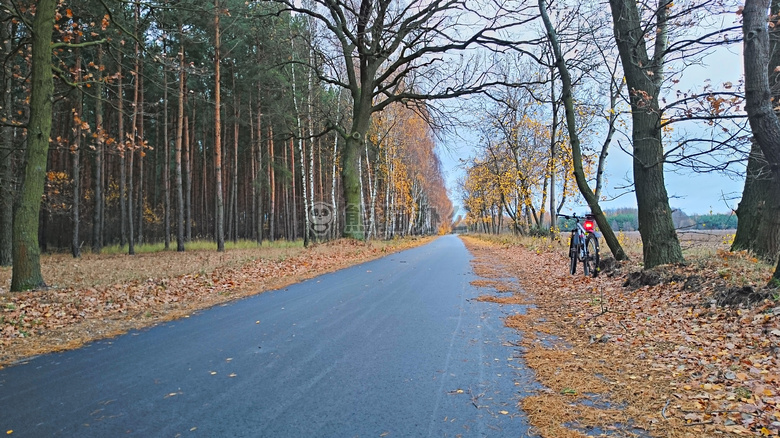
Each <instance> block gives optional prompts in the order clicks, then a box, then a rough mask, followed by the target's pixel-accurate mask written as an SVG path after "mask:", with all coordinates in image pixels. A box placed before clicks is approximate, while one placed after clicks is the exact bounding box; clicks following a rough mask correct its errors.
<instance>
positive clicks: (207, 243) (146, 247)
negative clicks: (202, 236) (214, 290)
mask: <svg viewBox="0 0 780 438" xmlns="http://www.w3.org/2000/svg"><path fill="white" fill-rule="evenodd" d="M302 247H303V240H301V239H298V240H293V241H289V240H276V241H273V242H271V241H269V240H264V241H263V243H262V244H260V245H258V243H257V241H255V240H239V241H237V242H233V241H232V240H231V241H225V251H230V250H233V249H255V248H275V249H287V248H302ZM184 248H185V249H186V250H187V251H208V250H216V249H217V244H216V242H213V241H211V240H193V241H191V242H187V243H185V244H184ZM134 249H135V252H136V254H149V253H156V252H162V251H176V242H175V241H173V242H171V245H170V248H168V249H167V250H166V249H165V243H164V242H155V243H145V244H142V245H136V246H135V248H134ZM126 253H127V245H125V246H122V247H120V246H119V245H111V246H106V247H104V248H103V250H102V251H101V254H106V255H111V254H126Z"/></svg>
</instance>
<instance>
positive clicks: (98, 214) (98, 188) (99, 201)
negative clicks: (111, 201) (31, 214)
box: [92, 47, 105, 254]
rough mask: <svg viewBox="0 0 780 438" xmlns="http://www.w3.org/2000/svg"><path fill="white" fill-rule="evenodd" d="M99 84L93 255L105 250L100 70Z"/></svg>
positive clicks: (99, 62)
mask: <svg viewBox="0 0 780 438" xmlns="http://www.w3.org/2000/svg"><path fill="white" fill-rule="evenodd" d="M97 51H98V53H97V57H98V66H101V67H102V65H103V48H102V47H98V48H97ZM97 75H98V76H97V84H96V85H95V94H97V99H96V100H95V133H96V134H97V138H96V141H95V154H94V156H95V160H94V164H95V167H94V176H93V184H94V185H93V191H94V194H95V196H94V197H95V203H94V206H95V207H94V208H95V211H94V212H93V213H92V253H94V254H100V251H101V250H102V248H103V227H102V225H103V204H104V202H105V201H104V199H103V145H104V144H105V131H104V129H103V73H102V70H98V73H97Z"/></svg>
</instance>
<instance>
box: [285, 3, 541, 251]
mask: <svg viewBox="0 0 780 438" xmlns="http://www.w3.org/2000/svg"><path fill="white" fill-rule="evenodd" d="M276 1H277V2H278V3H280V4H282V5H284V10H286V11H294V12H297V13H301V14H304V15H306V16H308V17H310V18H311V19H312V20H314V21H316V22H318V23H320V24H321V25H322V28H323V29H325V30H326V32H327V35H326V36H325V37H323V38H320V40H321V41H322V42H324V43H325V44H322V45H321V46H318V47H315V50H318V51H319V58H320V59H323V60H324V66H323V67H321V68H317V73H318V74H319V77H320V80H322V81H324V82H326V83H329V84H333V85H336V86H339V87H342V88H344V89H346V90H348V91H349V93H350V95H351V97H352V111H351V125H350V126H349V129H348V130H340V134H341V136H342V137H343V138H344V139H345V143H344V145H343V146H342V148H341V154H342V184H343V185H342V187H343V193H344V200H345V202H346V208H347V214H346V218H345V223H344V235H345V236H347V237H352V238H356V239H363V238H364V230H363V225H362V220H361V218H362V216H363V214H362V212H361V211H359V208H360V205H361V192H360V168H359V161H360V155H361V150H362V149H363V142H364V141H365V140H366V134H367V132H368V129H369V126H370V123H371V116H372V114H374V113H376V112H380V111H382V110H384V109H385V108H386V107H387V106H388V105H390V104H391V103H393V102H405V103H407V104H412V105H413V104H415V103H418V104H419V103H420V102H424V101H431V100H438V99H447V98H453V97H458V96H463V95H467V94H473V93H478V92H481V91H483V90H484V89H485V88H486V87H488V86H490V85H492V84H494V83H496V82H497V81H496V80H495V79H494V78H493V76H492V75H493V71H492V68H491V66H490V65H488V62H487V60H488V59H489V58H490V57H480V56H479V55H477V54H474V53H472V52H469V51H468V49H471V48H474V47H477V46H479V45H483V46H491V47H493V46H494V45H495V44H496V43H499V42H500V41H499V38H498V37H497V35H498V34H500V33H501V32H502V31H507V30H510V29H512V28H516V27H520V26H522V25H523V24H524V23H525V22H527V21H528V20H530V19H531V18H528V19H527V20H524V19H521V18H520V17H521V12H520V11H515V12H516V14H515V15H514V16H513V17H512V20H511V21H510V20H507V22H506V23H502V17H506V16H507V11H506V10H505V9H503V7H502V6H501V5H497V4H496V3H487V2H486V3H485V4H482V5H479V6H480V9H481V10H480V11H477V10H475V9H474V8H473V7H472V5H471V4H470V3H467V2H465V1H461V0H452V1H451V0H433V1H427V2H423V1H411V2H409V3H408V4H400V3H397V2H393V1H391V0H361V1H360V2H359V4H358V5H355V4H353V2H350V1H346V0H312V1H311V2H305V3H304V5H303V6H300V3H298V2H294V1H292V0H276ZM356 6H357V7H356ZM487 8H493V9H494V10H491V11H488V10H487ZM464 12H468V13H469V15H471V18H472V19H470V20H461V19H460V18H459V17H461V16H462V14H464ZM488 16H489V17H492V18H486V17H488ZM310 67H312V68H314V66H310ZM338 73H342V75H343V76H341V77H344V79H340V76H339V74H338ZM428 114H430V113H428Z"/></svg>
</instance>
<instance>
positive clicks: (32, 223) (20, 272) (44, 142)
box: [11, 0, 57, 291]
mask: <svg viewBox="0 0 780 438" xmlns="http://www.w3.org/2000/svg"><path fill="white" fill-rule="evenodd" d="M56 5H57V2H56V1H55V0H39V1H38V3H37V4H36V13H35V18H34V19H33V32H32V65H31V73H30V82H31V92H30V119H29V122H28V125H27V150H26V151H25V169H24V177H23V180H22V185H21V194H20V198H19V204H18V206H17V208H16V209H15V211H14V223H13V231H14V232H13V268H12V274H11V291H22V290H27V289H33V288H38V287H42V286H45V283H44V282H43V275H42V274H41V260H40V256H41V253H40V248H39V247H38V224H39V222H38V220H39V213H40V208H41V196H42V195H43V186H44V181H45V179H46V158H47V153H48V150H49V136H50V134H51V124H52V101H53V99H54V81H53V79H52V61H51V55H52V42H51V35H52V32H53V31H54V11H55V8H56Z"/></svg>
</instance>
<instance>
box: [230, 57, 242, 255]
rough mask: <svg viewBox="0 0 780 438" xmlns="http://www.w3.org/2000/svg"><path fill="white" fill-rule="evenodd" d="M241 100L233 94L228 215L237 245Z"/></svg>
mask: <svg viewBox="0 0 780 438" xmlns="http://www.w3.org/2000/svg"><path fill="white" fill-rule="evenodd" d="M232 76H233V89H234V90H235V88H236V75H235V72H233V74H232ZM240 105H241V100H240V99H239V97H238V93H233V166H232V167H233V169H231V173H232V178H231V179H232V181H231V182H230V183H231V184H230V209H231V210H230V215H231V216H232V217H233V219H232V220H233V235H232V236H231V237H232V238H233V243H238V133H239V127H240V126H239V124H238V122H239V118H240V117H241V112H240V109H239V107H240Z"/></svg>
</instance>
